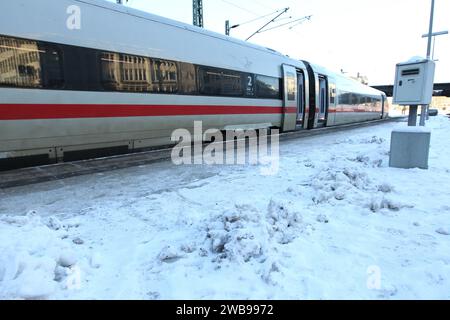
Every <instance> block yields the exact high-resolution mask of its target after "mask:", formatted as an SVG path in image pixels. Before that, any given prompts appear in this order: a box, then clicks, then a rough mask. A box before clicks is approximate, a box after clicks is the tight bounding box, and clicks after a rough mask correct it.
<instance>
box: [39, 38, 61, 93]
mask: <svg viewBox="0 0 450 320" xmlns="http://www.w3.org/2000/svg"><path fill="white" fill-rule="evenodd" d="M43 49H44V50H43V51H44V52H45V53H41V66H42V78H43V82H44V87H45V88H47V89H58V88H61V87H62V86H63V85H64V77H63V73H62V59H61V57H62V54H61V51H60V50H59V49H58V48H57V47H54V46H50V45H44V46H43Z"/></svg>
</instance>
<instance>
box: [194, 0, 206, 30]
mask: <svg viewBox="0 0 450 320" xmlns="http://www.w3.org/2000/svg"><path fill="white" fill-rule="evenodd" d="M192 11H193V15H192V16H193V20H194V26H197V27H200V28H203V0H193V1H192Z"/></svg>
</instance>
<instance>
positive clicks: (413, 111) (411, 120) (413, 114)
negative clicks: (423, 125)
mask: <svg viewBox="0 0 450 320" xmlns="http://www.w3.org/2000/svg"><path fill="white" fill-rule="evenodd" d="M417 107H418V106H417V105H415V106H409V116H408V126H410V127H415V126H416V125H417Z"/></svg>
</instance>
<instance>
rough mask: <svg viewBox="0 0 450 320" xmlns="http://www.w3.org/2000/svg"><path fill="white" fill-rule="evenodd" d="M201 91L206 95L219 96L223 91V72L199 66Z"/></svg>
mask: <svg viewBox="0 0 450 320" xmlns="http://www.w3.org/2000/svg"><path fill="white" fill-rule="evenodd" d="M198 78H199V79H198V80H199V91H200V93H201V94H204V95H212V96H218V95H220V94H221V93H222V73H221V72H220V71H219V70H217V69H214V68H206V67H199V68H198Z"/></svg>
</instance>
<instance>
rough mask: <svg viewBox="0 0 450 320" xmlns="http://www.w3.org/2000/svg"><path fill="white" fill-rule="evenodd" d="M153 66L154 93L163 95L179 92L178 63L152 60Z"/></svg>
mask: <svg viewBox="0 0 450 320" xmlns="http://www.w3.org/2000/svg"><path fill="white" fill-rule="evenodd" d="M151 65H152V68H151V71H152V82H153V89H154V90H153V91H154V92H161V93H176V92H178V67H177V63H176V62H173V61H166V60H160V59H151ZM155 89H156V90H155Z"/></svg>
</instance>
